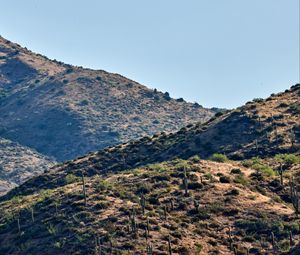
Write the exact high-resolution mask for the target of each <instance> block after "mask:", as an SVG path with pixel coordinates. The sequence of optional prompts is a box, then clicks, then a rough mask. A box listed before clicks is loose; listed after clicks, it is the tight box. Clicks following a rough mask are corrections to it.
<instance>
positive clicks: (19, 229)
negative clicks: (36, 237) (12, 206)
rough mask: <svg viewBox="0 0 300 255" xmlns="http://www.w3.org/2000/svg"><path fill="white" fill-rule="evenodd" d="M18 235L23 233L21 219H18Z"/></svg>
mask: <svg viewBox="0 0 300 255" xmlns="http://www.w3.org/2000/svg"><path fill="white" fill-rule="evenodd" d="M17 225H18V233H19V234H20V233H21V226H20V218H18V219H17Z"/></svg>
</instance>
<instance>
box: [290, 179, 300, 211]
mask: <svg viewBox="0 0 300 255" xmlns="http://www.w3.org/2000/svg"><path fill="white" fill-rule="evenodd" d="M290 196H291V201H292V205H293V207H294V211H295V214H296V216H298V214H299V192H298V191H297V187H296V183H295V180H294V178H293V177H292V178H291V179H290Z"/></svg>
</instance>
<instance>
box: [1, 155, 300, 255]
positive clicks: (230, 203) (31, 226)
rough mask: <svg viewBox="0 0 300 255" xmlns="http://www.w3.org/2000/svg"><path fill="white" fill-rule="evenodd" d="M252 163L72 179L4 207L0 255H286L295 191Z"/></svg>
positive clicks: (180, 163) (166, 165)
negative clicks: (287, 199) (291, 192)
mask: <svg viewBox="0 0 300 255" xmlns="http://www.w3.org/2000/svg"><path fill="white" fill-rule="evenodd" d="M244 164H245V162H226V163H218V162H211V161H205V160H201V161H200V160H199V159H198V158H197V157H193V158H191V159H189V160H180V159H177V160H174V161H169V162H163V163H161V164H155V165H148V166H145V167H141V168H137V169H131V170H128V171H123V172H120V173H109V174H99V175H94V176H92V177H84V184H83V182H82V178H81V177H80V176H75V175H73V174H71V173H70V174H68V175H67V176H66V177H65V178H63V179H62V180H61V181H62V182H63V185H62V186H61V187H57V188H53V189H52V188H51V187H48V189H44V190H43V191H42V192H39V193H33V194H30V195H22V196H17V197H12V198H11V199H7V200H5V201H2V202H1V203H0V209H1V212H2V214H1V215H0V254H124V253H125V254H161V255H167V254H170V250H171V252H172V254H185V255H188V254H190V255H194V254H224V255H225V254H226V255H227V254H244V255H246V254H287V253H285V252H288V251H289V250H290V249H291V248H293V246H294V245H295V244H296V243H298V242H299V240H300V230H299V229H300V221H299V218H297V217H296V216H295V214H294V211H293V209H292V207H291V206H290V204H289V203H287V202H284V201H283V200H282V199H281V197H280V194H279V192H281V193H282V194H283V193H284V194H285V197H289V195H288V194H289V189H288V187H281V186H280V185H279V186H278V177H270V176H266V175H264V174H263V172H258V173H257V171H255V170H254V169H252V168H247V167H244ZM297 171H298V173H300V168H299V165H298V168H297ZM185 176H186V178H185ZM284 182H285V183H287V180H286V179H284ZM184 183H186V185H185V184H184ZM275 184H276V185H277V186H276V185H275ZM83 187H84V190H83ZM185 187H186V188H185ZM275 188H276V189H275ZM84 194H86V195H84ZM272 236H273V238H272ZM290 238H291V239H290ZM168 240H169V241H170V243H168ZM147 250H148V252H147ZM149 250H151V251H149Z"/></svg>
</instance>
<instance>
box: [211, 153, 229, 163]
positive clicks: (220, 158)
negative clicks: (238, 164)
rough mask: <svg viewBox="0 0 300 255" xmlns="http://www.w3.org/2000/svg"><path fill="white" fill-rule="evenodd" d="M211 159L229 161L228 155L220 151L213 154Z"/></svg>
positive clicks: (222, 161)
mask: <svg viewBox="0 0 300 255" xmlns="http://www.w3.org/2000/svg"><path fill="white" fill-rule="evenodd" d="M209 159H210V160H212V161H215V162H221V163H224V162H227V161H228V158H227V156H226V155H224V154H220V153H215V154H213V155H212V156H211V157H210V158H209Z"/></svg>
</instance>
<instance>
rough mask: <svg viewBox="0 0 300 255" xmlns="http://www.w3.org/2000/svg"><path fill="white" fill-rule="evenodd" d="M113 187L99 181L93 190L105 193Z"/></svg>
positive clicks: (106, 182)
mask: <svg viewBox="0 0 300 255" xmlns="http://www.w3.org/2000/svg"><path fill="white" fill-rule="evenodd" d="M112 187H113V185H112V184H111V183H109V182H108V181H99V182H98V183H97V184H96V186H95V189H96V191H98V192H99V191H106V190H109V189H112Z"/></svg>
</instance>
